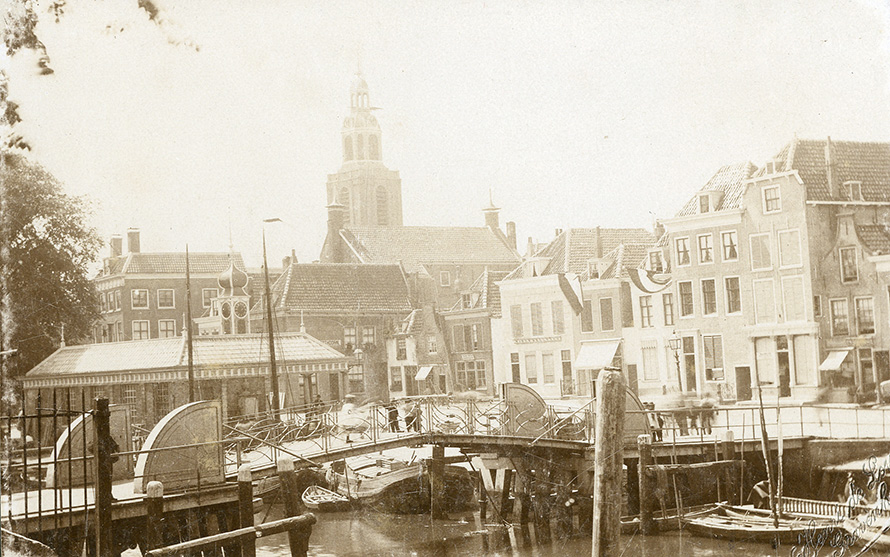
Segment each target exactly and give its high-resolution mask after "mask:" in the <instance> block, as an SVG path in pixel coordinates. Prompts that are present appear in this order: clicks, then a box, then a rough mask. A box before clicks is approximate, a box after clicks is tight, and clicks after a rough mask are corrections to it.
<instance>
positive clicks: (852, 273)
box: [838, 247, 859, 282]
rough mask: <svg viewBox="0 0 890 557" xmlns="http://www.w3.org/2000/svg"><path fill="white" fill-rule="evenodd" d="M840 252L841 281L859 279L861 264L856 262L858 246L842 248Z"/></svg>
mask: <svg viewBox="0 0 890 557" xmlns="http://www.w3.org/2000/svg"><path fill="white" fill-rule="evenodd" d="M838 253H839V257H840V262H841V282H856V281H858V280H859V265H858V264H857V262H856V248H854V247H847V248H840V249H839V250H838Z"/></svg>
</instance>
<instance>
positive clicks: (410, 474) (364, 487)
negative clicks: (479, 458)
mask: <svg viewBox="0 0 890 557" xmlns="http://www.w3.org/2000/svg"><path fill="white" fill-rule="evenodd" d="M328 483H329V484H330V485H331V486H332V489H334V490H335V491H336V492H337V493H339V494H341V495H345V496H346V497H348V498H350V499H354V500H356V501H358V502H359V503H360V504H362V505H364V506H369V507H372V508H375V509H377V510H382V511H385V512H391V513H397V514H418V513H423V512H427V511H429V509H430V485H429V475H428V473H427V471H426V470H425V468H424V466H423V465H422V464H421V463H413V462H412V463H408V462H404V461H402V460H398V459H396V458H392V457H390V456H386V455H383V454H373V455H364V456H356V457H352V458H348V459H346V460H345V461H342V460H341V461H337V462H334V463H332V464H331V467H330V468H329V471H328ZM473 492H474V481H473V477H472V475H471V474H470V472H469V471H468V470H466V469H464V468H461V467H459V466H453V465H447V466H445V478H444V497H443V502H444V507H445V511H446V512H452V511H457V510H460V509H462V508H465V507H466V506H467V505H468V504H470V503H471V502H472V500H473Z"/></svg>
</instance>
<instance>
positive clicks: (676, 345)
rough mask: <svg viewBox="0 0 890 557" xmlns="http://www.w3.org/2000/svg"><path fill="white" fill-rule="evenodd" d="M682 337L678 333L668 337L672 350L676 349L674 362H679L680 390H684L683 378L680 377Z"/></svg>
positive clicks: (678, 378) (678, 382) (678, 379)
mask: <svg viewBox="0 0 890 557" xmlns="http://www.w3.org/2000/svg"><path fill="white" fill-rule="evenodd" d="M681 340H682V339H680V337H679V336H678V335H676V334H674V336H672V337H670V338H669V339H668V345H669V346H670V347H671V350H673V351H674V362H675V363H676V364H677V386H678V387H679V388H680V392H681V393H682V392H683V380H682V378H681V377H680V343H681Z"/></svg>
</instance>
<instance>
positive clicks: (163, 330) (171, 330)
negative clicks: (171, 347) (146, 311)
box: [158, 319, 176, 338]
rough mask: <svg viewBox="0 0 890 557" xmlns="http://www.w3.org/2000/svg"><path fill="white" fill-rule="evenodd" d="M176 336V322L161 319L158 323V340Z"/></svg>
mask: <svg viewBox="0 0 890 557" xmlns="http://www.w3.org/2000/svg"><path fill="white" fill-rule="evenodd" d="M175 336H176V320H175V319H161V320H160V321H158V338H170V337H175Z"/></svg>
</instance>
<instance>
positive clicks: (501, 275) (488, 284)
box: [451, 269, 510, 317]
mask: <svg viewBox="0 0 890 557" xmlns="http://www.w3.org/2000/svg"><path fill="white" fill-rule="evenodd" d="M509 274H510V273H509V272H507V271H490V270H488V269H485V271H483V272H482V274H481V275H479V277H478V278H477V279H476V280H475V281H474V282H473V284H472V285H470V288H469V289H468V290H467V292H470V293H478V294H479V296H478V297H477V298H476V300H475V301H474V302H473V307H472V308H465V307H463V302H462V300H458V301H457V303H455V304H454V306H452V307H451V311H460V310H462V309H489V310H491V312H492V316H494V317H500V316H501V289H500V288H498V285H497V282H498V281H501V280H504V279H505V278H507V275H509Z"/></svg>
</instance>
